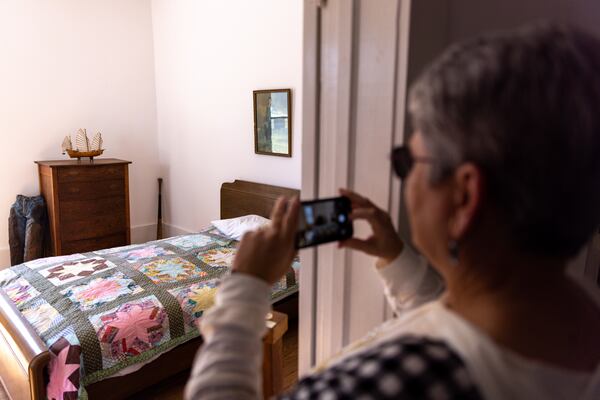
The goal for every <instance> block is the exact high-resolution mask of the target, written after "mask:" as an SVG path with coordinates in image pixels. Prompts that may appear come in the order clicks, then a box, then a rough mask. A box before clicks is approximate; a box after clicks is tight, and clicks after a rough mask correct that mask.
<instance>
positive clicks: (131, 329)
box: [90, 296, 169, 367]
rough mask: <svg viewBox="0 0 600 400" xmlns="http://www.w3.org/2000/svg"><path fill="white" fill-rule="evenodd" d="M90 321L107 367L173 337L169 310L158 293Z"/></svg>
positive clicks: (126, 304) (96, 316)
mask: <svg viewBox="0 0 600 400" xmlns="http://www.w3.org/2000/svg"><path fill="white" fill-rule="evenodd" d="M90 321H91V323H92V325H93V326H94V328H95V329H96V332H97V335H98V341H99V342H100V346H101V348H102V359H103V366H104V367H110V366H112V365H114V364H115V363H116V362H118V361H119V360H121V359H123V358H126V357H131V356H137V355H139V354H141V353H143V352H145V351H147V350H149V349H151V348H152V347H155V346H158V345H159V344H161V343H163V342H165V341H168V340H169V319H168V317H167V313H166V311H165V309H164V308H163V306H162V304H161V303H160V302H159V301H158V299H157V298H156V297H154V296H149V297H146V298H143V299H140V300H138V301H133V302H128V303H125V304H122V305H120V306H119V307H116V308H114V309H112V310H110V311H108V312H106V313H104V314H100V315H95V316H93V317H92V318H90Z"/></svg>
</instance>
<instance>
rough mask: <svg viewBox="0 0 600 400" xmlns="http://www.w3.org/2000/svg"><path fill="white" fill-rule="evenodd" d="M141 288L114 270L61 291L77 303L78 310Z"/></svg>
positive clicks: (84, 309)
mask: <svg viewBox="0 0 600 400" xmlns="http://www.w3.org/2000/svg"><path fill="white" fill-rule="evenodd" d="M143 290H144V289H142V287H141V286H139V285H137V284H136V283H135V281H133V280H132V279H128V278H126V277H125V275H124V274H123V273H122V272H116V273H114V274H112V275H109V276H107V277H104V278H96V279H93V280H91V281H89V282H88V283H84V284H81V285H74V286H71V287H69V288H67V289H65V290H63V291H62V292H61V293H62V294H64V295H65V296H67V297H68V298H69V299H70V300H71V301H72V302H73V303H75V304H77V305H78V306H79V309H80V310H82V311H88V310H93V309H94V308H96V307H98V306H101V305H103V304H106V303H109V302H111V301H114V300H116V299H118V298H121V297H123V296H128V295H134V294H137V293H140V292H142V291H143Z"/></svg>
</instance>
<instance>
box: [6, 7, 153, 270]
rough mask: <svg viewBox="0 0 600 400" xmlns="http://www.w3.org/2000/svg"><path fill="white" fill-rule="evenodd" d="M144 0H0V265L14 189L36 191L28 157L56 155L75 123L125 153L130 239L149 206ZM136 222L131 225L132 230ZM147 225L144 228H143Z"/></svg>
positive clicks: (149, 215)
mask: <svg viewBox="0 0 600 400" xmlns="http://www.w3.org/2000/svg"><path fill="white" fill-rule="evenodd" d="M150 12H151V7H150V2H148V1H147V0H127V1H123V0H102V1H98V0H53V1H37V0H2V1H0V60H1V61H0V162H1V164H0V184H1V186H0V268H2V267H5V266H7V265H8V252H7V247H8V233H7V219H8V213H9V207H10V205H11V203H12V202H13V201H14V198H15V195H16V194H18V193H22V194H26V195H35V194H38V193H39V189H38V177H37V168H36V166H35V165H34V163H33V161H34V160H41V159H62V158H64V157H65V156H62V155H61V153H60V144H61V142H62V139H63V137H64V136H65V135H66V134H67V133H74V132H75V131H76V130H77V129H78V128H80V127H84V128H87V129H88V133H90V132H95V131H97V130H99V131H101V132H102V133H103V136H104V139H105V147H106V149H107V151H106V153H105V155H106V156H108V157H117V158H124V159H128V160H132V161H133V164H132V165H131V167H130V185H131V187H130V190H131V223H132V226H133V227H134V229H133V231H132V234H133V240H136V239H137V240H144V239H145V238H146V233H147V231H150V232H151V231H152V229H144V228H143V226H145V225H148V224H152V223H153V221H155V218H156V217H155V215H156V211H155V209H156V206H155V204H156V200H155V198H156V195H155V193H156V189H155V187H156V177H157V175H158V148H157V142H156V100H155V86H154V68H153V63H154V55H153V42H152V19H151V15H150ZM136 227H137V229H136ZM150 228H151V227H150Z"/></svg>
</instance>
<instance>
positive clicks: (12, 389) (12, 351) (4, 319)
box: [0, 291, 50, 400]
mask: <svg viewBox="0 0 600 400" xmlns="http://www.w3.org/2000/svg"><path fill="white" fill-rule="evenodd" d="M0 359H1V360H2V362H1V363H0V377H1V378H2V384H3V385H4V387H5V388H6V390H7V392H8V394H9V396H10V398H11V399H12V400H28V399H31V400H43V399H45V398H46V390H45V386H46V385H45V382H44V371H45V369H46V366H47V365H48V362H49V360H50V354H49V353H48V349H47V348H46V345H45V344H44V342H42V340H41V339H40V338H39V336H38V335H37V333H36V332H35V331H34V330H33V328H32V327H31V325H29V323H28V322H27V321H25V320H24V319H23V317H22V315H21V313H20V312H19V311H18V310H17V309H16V308H15V306H14V305H13V304H12V302H11V301H10V300H9V299H8V298H7V297H6V295H5V294H4V293H3V292H1V291H0Z"/></svg>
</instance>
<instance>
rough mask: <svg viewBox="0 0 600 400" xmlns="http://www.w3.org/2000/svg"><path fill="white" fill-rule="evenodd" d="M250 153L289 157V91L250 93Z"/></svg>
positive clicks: (290, 149)
mask: <svg viewBox="0 0 600 400" xmlns="http://www.w3.org/2000/svg"><path fill="white" fill-rule="evenodd" d="M252 97H253V106H254V152H255V153H256V154H262V155H269V156H278V157H292V90H291V89H266V90H255V91H253V96H252Z"/></svg>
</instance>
